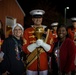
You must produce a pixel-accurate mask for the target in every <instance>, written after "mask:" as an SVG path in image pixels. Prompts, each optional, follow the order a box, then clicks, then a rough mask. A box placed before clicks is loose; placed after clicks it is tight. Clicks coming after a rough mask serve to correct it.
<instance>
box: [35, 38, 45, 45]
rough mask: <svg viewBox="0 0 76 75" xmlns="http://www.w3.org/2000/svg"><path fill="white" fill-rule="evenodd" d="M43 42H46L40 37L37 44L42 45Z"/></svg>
mask: <svg viewBox="0 0 76 75" xmlns="http://www.w3.org/2000/svg"><path fill="white" fill-rule="evenodd" d="M43 43H44V42H43V40H41V39H38V40H37V41H36V44H37V45H38V46H41V45H42V44H43Z"/></svg>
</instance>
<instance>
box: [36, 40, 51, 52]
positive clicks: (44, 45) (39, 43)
mask: <svg viewBox="0 0 76 75" xmlns="http://www.w3.org/2000/svg"><path fill="white" fill-rule="evenodd" d="M36 44H37V45H38V46H41V47H43V48H44V49H45V50H46V51H49V50H50V49H51V46H50V45H49V44H47V43H45V42H43V40H41V39H38V40H37V41H36Z"/></svg>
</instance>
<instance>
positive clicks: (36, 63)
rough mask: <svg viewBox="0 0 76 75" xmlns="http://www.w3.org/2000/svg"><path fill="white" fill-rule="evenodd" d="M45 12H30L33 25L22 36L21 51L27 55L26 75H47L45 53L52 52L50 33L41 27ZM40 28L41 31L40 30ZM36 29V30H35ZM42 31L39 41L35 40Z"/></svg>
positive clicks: (38, 10) (37, 10)
mask: <svg viewBox="0 0 76 75" xmlns="http://www.w3.org/2000/svg"><path fill="white" fill-rule="evenodd" d="M44 13H45V11H44V10H41V9H36V10H32V11H31V12H30V14H31V15H32V21H33V23H34V25H31V27H29V28H27V29H25V31H24V34H23V40H24V45H23V51H24V52H25V53H26V54H27V55H28V57H27V59H26V63H27V65H26V68H27V70H26V75H47V74H48V58H47V57H48V56H47V53H48V52H49V53H50V52H52V46H51V38H50V35H51V34H50V31H49V29H48V31H45V29H46V28H47V26H45V25H42V21H43V15H44ZM39 27H41V28H42V29H41V30H40V28H39ZM37 28H38V29H37ZM36 29H37V30H39V31H40V32H41V31H42V30H44V32H43V35H42V36H41V38H40V39H38V38H37V36H39V33H35V32H36V31H35V30H36Z"/></svg>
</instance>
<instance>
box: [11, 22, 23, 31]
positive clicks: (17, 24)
mask: <svg viewBox="0 0 76 75" xmlns="http://www.w3.org/2000/svg"><path fill="white" fill-rule="evenodd" d="M16 26H19V27H21V29H22V30H23V31H24V28H23V27H22V25H21V24H19V23H16V24H15V25H13V26H12V32H13V30H14V28H15V27H16Z"/></svg>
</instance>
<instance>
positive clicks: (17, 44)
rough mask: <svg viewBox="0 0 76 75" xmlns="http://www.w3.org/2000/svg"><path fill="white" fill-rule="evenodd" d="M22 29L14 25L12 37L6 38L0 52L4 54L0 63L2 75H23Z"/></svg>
mask: <svg viewBox="0 0 76 75" xmlns="http://www.w3.org/2000/svg"><path fill="white" fill-rule="evenodd" d="M23 31H24V28H23V27H22V25H21V24H19V23H16V24H15V25H14V26H13V27H12V35H11V36H9V37H8V38H6V39H5V40H4V42H3V44H2V47H1V50H2V51H3V52H4V57H3V58H4V60H3V61H2V63H1V72H2V75H23V73H24V64H23V61H22V58H23V56H22V44H23V41H22V35H23Z"/></svg>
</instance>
